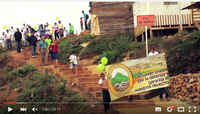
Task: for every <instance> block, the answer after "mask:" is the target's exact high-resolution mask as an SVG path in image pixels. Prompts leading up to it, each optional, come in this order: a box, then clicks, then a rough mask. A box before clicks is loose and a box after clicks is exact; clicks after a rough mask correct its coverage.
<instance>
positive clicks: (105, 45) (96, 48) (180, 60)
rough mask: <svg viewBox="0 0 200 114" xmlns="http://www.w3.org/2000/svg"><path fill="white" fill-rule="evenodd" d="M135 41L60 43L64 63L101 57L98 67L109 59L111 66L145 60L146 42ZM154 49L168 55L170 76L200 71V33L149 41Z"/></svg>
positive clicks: (108, 38)
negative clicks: (73, 57) (71, 57)
mask: <svg viewBox="0 0 200 114" xmlns="http://www.w3.org/2000/svg"><path fill="white" fill-rule="evenodd" d="M133 40H134V35H131V34H117V35H113V36H101V37H95V36H91V35H84V36H79V37H72V38H71V39H65V40H64V41H63V42H60V48H61V51H60V57H59V60H60V62H62V63H69V62H68V61H69V60H68V58H69V55H70V54H71V53H76V54H77V55H78V56H80V58H88V57H89V58H91V57H94V56H98V58H97V60H96V62H95V64H97V63H98V61H99V60H100V58H101V57H103V56H106V57H107V58H108V59H109V64H114V63H117V62H121V61H123V60H124V58H129V59H130V58H131V59H136V58H140V57H145V42H135V41H133ZM82 43H88V45H87V46H86V47H82V46H81V44H82ZM151 48H155V49H156V50H157V51H159V52H165V53H166V60H167V65H168V69H169V73H170V75H177V74H180V73H189V72H197V71H200V65H199V63H200V58H199V57H200V55H199V50H200V31H193V32H191V33H188V32H185V31H183V32H182V33H177V34H175V35H174V36H172V37H171V38H165V37H157V38H154V39H153V40H149V49H151Z"/></svg>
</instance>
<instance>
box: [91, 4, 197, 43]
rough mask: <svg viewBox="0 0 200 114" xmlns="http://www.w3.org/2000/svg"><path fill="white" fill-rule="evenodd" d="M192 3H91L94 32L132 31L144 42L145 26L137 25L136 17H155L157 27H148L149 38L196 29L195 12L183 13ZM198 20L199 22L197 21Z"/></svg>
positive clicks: (187, 10) (96, 33)
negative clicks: (156, 34)
mask: <svg viewBox="0 0 200 114" xmlns="http://www.w3.org/2000/svg"><path fill="white" fill-rule="evenodd" d="M191 4H192V3H191V2H190V1H171V2H165V1H154V2H153V1H151V2H148V1H147V2H144V1H141V2H140V1H137V2H90V7H91V10H90V13H91V33H92V34H94V35H106V34H116V33H125V32H132V33H134V35H135V37H141V38H142V39H143V40H144V36H145V34H144V32H145V29H144V27H141V26H138V25H137V21H138V20H137V17H138V16H141V15H154V16H155V25H154V26H149V27H148V36H150V38H153V36H154V35H155V34H154V33H156V32H158V31H166V30H167V31H168V30H175V31H177V32H178V31H182V30H183V29H187V28H195V22H197V20H198V19H197V18H196V16H197V15H199V14H198V12H197V11H195V10H190V9H186V10H181V9H182V8H184V7H186V6H189V5H191ZM196 19H197V20H196Z"/></svg>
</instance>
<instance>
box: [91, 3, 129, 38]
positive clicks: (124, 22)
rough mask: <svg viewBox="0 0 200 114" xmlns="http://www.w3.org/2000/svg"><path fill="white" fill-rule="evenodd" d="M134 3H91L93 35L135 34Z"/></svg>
mask: <svg viewBox="0 0 200 114" xmlns="http://www.w3.org/2000/svg"><path fill="white" fill-rule="evenodd" d="M132 4H133V3H132V2H90V8H91V9H90V15H91V33H92V34H94V35H108V34H117V33H127V32H131V33H133V13H132Z"/></svg>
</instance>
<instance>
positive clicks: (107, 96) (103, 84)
mask: <svg viewBox="0 0 200 114" xmlns="http://www.w3.org/2000/svg"><path fill="white" fill-rule="evenodd" d="M98 84H99V85H101V89H102V90H101V91H102V95H103V97H102V98H103V105H104V112H107V111H109V109H110V102H111V99H110V93H109V91H108V81H107V79H106V77H105V73H104V72H102V73H101V74H100V80H99V82H98Z"/></svg>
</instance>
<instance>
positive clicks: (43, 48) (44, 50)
mask: <svg viewBox="0 0 200 114" xmlns="http://www.w3.org/2000/svg"><path fill="white" fill-rule="evenodd" d="M39 47H40V55H41V63H42V64H41V65H46V64H48V63H47V62H48V51H47V49H48V43H47V42H45V39H44V38H43V39H41V40H40V42H39Z"/></svg>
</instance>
